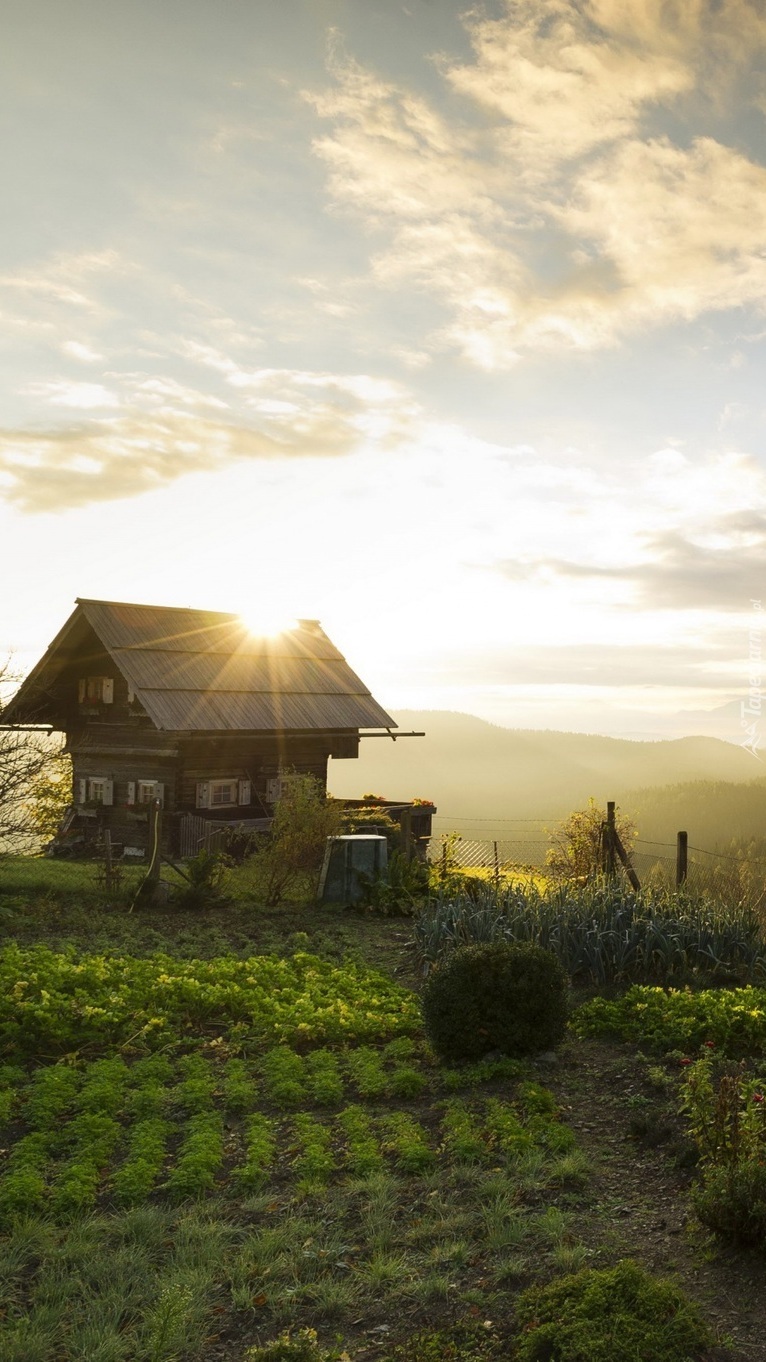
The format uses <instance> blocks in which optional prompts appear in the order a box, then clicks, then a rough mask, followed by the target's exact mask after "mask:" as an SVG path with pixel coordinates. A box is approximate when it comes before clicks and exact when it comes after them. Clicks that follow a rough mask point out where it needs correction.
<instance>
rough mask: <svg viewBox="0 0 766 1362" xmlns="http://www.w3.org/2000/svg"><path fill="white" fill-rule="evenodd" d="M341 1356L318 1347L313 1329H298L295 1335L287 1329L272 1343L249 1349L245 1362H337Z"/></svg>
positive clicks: (333, 1350) (334, 1350)
mask: <svg viewBox="0 0 766 1362" xmlns="http://www.w3.org/2000/svg"><path fill="white" fill-rule="evenodd" d="M341 1356H342V1355H341V1353H339V1352H338V1350H337V1349H335V1348H331V1349H327V1348H322V1347H321V1346H320V1344H319V1342H318V1341H317V1335H316V1330H315V1329H299V1330H298V1333H297V1334H293V1333H291V1332H290V1330H289V1329H288V1330H287V1332H286V1333H284V1334H280V1335H279V1338H275V1339H274V1341H273V1342H272V1343H265V1344H263V1345H262V1346H261V1347H258V1348H249V1349H248V1351H247V1354H246V1357H247V1362H339V1359H340V1358H341Z"/></svg>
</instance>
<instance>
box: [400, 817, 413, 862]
mask: <svg viewBox="0 0 766 1362" xmlns="http://www.w3.org/2000/svg"><path fill="white" fill-rule="evenodd" d="M399 827H400V828H401V848H402V855H403V856H404V859H405V860H406V861H411V860H412V809H402V812H401V814H400V819H399Z"/></svg>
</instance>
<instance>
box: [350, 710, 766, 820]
mask: <svg viewBox="0 0 766 1362" xmlns="http://www.w3.org/2000/svg"><path fill="white" fill-rule="evenodd" d="M397 718H398V720H399V727H400V728H401V729H403V730H410V729H412V730H415V731H424V732H425V735H426V736H425V737H423V738H400V739H398V740H397V741H396V742H391V741H389V740H388V739H385V738H369V739H366V740H363V741H362V744H361V756H360V758H359V760H358V761H331V762H330V769H329V788H330V791H331V793H332V794H334V795H336V796H339V797H341V798H342V797H344V796H346V797H348V798H352V797H359V796H361V795H363V794H367V793H373V794H382V795H384V796H386V798H391V799H412V798H423V799H425V798H428V799H432V800H433V801H434V803H435V804H436V805H437V807H438V815H437V819H436V822H435V830H436V831H438V832H443V831H445V830H447V829H449V830H455V831H457V832H460V833H461V834H462V835H463V836H466V837H468V836H474V837H502V836H510V837H517V836H519V835H520V834H521V832H522V827H523V824H522V822H521V820H524V823H527V821H528V820H529V821H531V820H536V821H538V823H539V824H540V825H544V826H547V827H550V826H551V825H552V824H553V823H555V822H556V821H558V820H560V819H561V818H563V817H565V816H566V815H567V814H568V813H570V812H571V811H572V810H573V809H575V808H580V807H582V806H583V805H585V804H587V802H588V799H589V797H590V796H593V797H594V798H595V799H596V800H597V801H598V803H600V804H604V805H606V801H607V800H608V799H614V800H615V801H616V802H617V803H618V804H619V805H620V807H621V808H622V809H623V810H625V811H626V812H629V813H631V814H632V815H634V816H638V815H639V814H641V813H642V811H643V819H644V823H645V827H641V826H640V820H639V830H640V832H641V833H642V834H643V835H650V836H657V835H658V826H659V827H661V828H662V829H663V830H665V829H664V823H665V821H666V818H667V820H668V821H669V822H671V823H673V824H674V826H672V827H668V828H667V829H666V831H667V833H669V834H672V836H675V832H676V831H677V830H678V828H679V827H684V826H685V823H684V821H683V820H684V818H685V817H686V813H687V810H688V809H692V810H693V809H694V808H697V807H698V806H700V807H701V805H700V800H702V803H703V804H704V805H705V807H706V810H707V812H706V817H705V821H706V825H710V826H717V822H716V814H715V808H716V807H717V806H720V805H724V806H725V805H726V804H727V798H728V799H729V803H730V805H731V810H730V812H731V813H732V814H733V808H734V805H735V804H736V806H737V809H738V814H737V817H736V818H732V817H730V816H729V814H728V813H727V810H726V808H725V807H722V808H720V826H721V829H722V831H721V839H720V840H726V841H728V840H730V838H731V837H732V836H736V835H739V830H740V826H741V821H742V816H743V814H744V812H745V811H746V810H748V809H749V808H750V807H751V806H752V815H753V816H752V819H751V818H749V817H748V819H747V822H748V824H750V823H752V824H753V826H754V827H755V826H760V827H761V828H762V830H763V831H762V833H761V834H760V835H766V761H763V762H762V761H760V760H759V759H758V758H756V757H753V755H752V754H751V753H750V752H748V751H747V750H746V749H745V748H743V747H740V746H737V745H735V744H734V743H731V742H724V741H722V740H721V739H720V738H713V737H702V736H700V737H691V738H676V739H662V740H658V741H648V742H647V741H644V742H638V741H633V740H630V739H627V738H605V737H599V736H594V735H589V734H582V733H559V732H553V731H545V730H543V731H537V730H520V729H509V728H501V727H499V726H497V725H496V724H491V723H487V722H486V721H485V720H484V719H477V718H475V717H474V716H473V715H470V714H457V713H450V712H444V711H441V710H426V711H422V710H399V711H398V712H397ZM700 782H704V783H706V784H709V783H711V782H712V783H714V784H715V785H716V786H717V787H718V788H717V791H716V792H715V795H713V794H712V793H711V792H710V791H708V792H707V796H706V797H705V798H704V799H703V798H702V791H701V790H700V788H699V786H700ZM734 785H736V786H737V787H738V791H739V792H738V795H737V799H736V800H734V799H733V795H734V791H733V790H732V788H731V787H732V786H734ZM679 786H684V787H687V786H688V787H690V788H689V789H687V791H686V795H685V796H680V795H679V794H678V791H677V788H676V787H679ZM743 786H744V787H747V788H746V789H745V790H744V792H742V791H741V788H740V787H743ZM663 787H673V789H674V791H675V793H674V795H673V796H672V798H671V797H670V796H669V795H668V797H667V798H666V799H665V801H664V804H665V805H666V806H667V809H666V813H662V812H661V811H660V806H661V805H662V804H663V801H659V803H658V792H659V789H660V788H663ZM692 787H693V788H692ZM729 797H731V798H729ZM711 799H713V805H712V806H711V804H710V800H711ZM761 808H763V815H764V817H763V819H762V818H761V813H760V810H761ZM711 810H712V811H711ZM679 819H681V820H682V821H680V822H679V821H678V820H679ZM658 820H659V824H658ZM687 821H688V819H687ZM514 823H518V826H516V827H515V828H513V826H512V825H513V824H514ZM650 823H651V830H650V826H649V825H650ZM689 830H690V836H691V835H692V834H693V827H692V828H691V829H689ZM530 835H532V828H531V827H530ZM742 835H745V832H744V829H743V830H742ZM747 835H756V834H755V832H753V833H752V834H749V833H748V834H747Z"/></svg>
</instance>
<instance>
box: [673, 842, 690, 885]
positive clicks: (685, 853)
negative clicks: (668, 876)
mask: <svg viewBox="0 0 766 1362" xmlns="http://www.w3.org/2000/svg"><path fill="white" fill-rule="evenodd" d="M688 868H689V834H688V832H679V833H678V834H677V836H676V889H679V888H680V887H681V885H682V884H684V882H685V880H686V873H687V870H688Z"/></svg>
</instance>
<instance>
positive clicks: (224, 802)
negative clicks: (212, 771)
mask: <svg viewBox="0 0 766 1362" xmlns="http://www.w3.org/2000/svg"><path fill="white" fill-rule="evenodd" d="M238 802H239V792H238V784H237V781H236V780H233V779H232V780H211V782H210V808H211V809H221V808H226V807H228V806H229V805H230V804H237V803H238Z"/></svg>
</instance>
